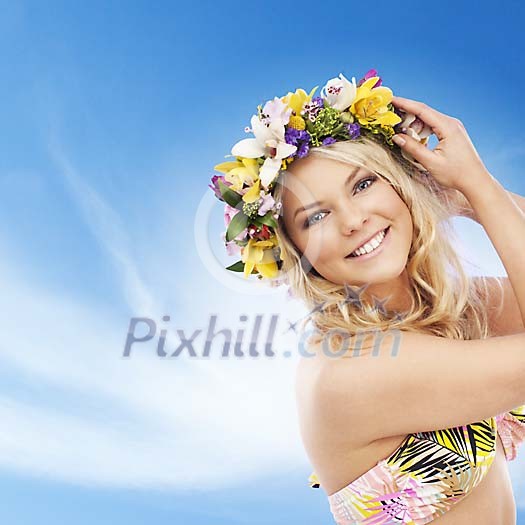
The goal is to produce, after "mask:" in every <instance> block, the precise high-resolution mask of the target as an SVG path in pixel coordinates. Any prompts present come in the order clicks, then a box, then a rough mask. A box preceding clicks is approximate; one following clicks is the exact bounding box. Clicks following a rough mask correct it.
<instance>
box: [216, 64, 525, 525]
mask: <svg viewBox="0 0 525 525" xmlns="http://www.w3.org/2000/svg"><path fill="white" fill-rule="evenodd" d="M314 91H315V89H314V90H312V92H310V94H307V93H306V92H305V91H303V90H297V91H296V92H295V93H288V95H287V96H285V97H282V98H281V99H278V98H277V97H276V98H275V99H274V100H272V101H269V102H267V103H266V105H265V106H264V107H261V106H259V108H258V115H254V116H253V117H252V120H251V124H252V128H251V129H250V128H247V129H246V131H251V132H253V133H254V135H255V138H254V139H244V140H242V141H240V142H239V143H237V144H236V145H235V146H234V147H233V149H232V156H234V157H236V158H235V160H234V161H230V162H225V163H222V164H220V165H217V166H215V169H217V170H218V171H221V172H222V173H224V174H225V175H224V176H222V177H218V176H215V177H214V178H213V179H212V182H213V184H212V186H210V187H211V189H212V190H213V191H214V192H215V195H216V196H217V197H218V198H220V199H221V200H223V201H224V202H226V209H225V223H226V226H227V231H226V233H225V241H226V245H227V248H228V252H229V253H230V254H234V253H240V255H241V260H240V261H239V262H237V263H235V264H234V265H232V266H230V267H229V268H228V269H229V270H232V271H238V272H244V275H245V277H247V276H248V275H250V274H258V277H259V278H265V279H267V280H270V282H272V284H273V283H274V282H275V280H277V283H280V282H283V281H284V282H285V283H287V284H288V285H289V286H290V288H291V291H292V293H293V294H294V295H295V296H296V297H298V298H301V299H302V300H303V301H304V302H305V304H306V305H307V307H308V308H310V309H311V315H310V316H309V318H308V320H309V321H310V322H311V323H312V326H313V329H312V330H311V331H310V332H309V338H308V339H307V345H306V348H303V346H302V345H300V351H301V353H302V355H303V357H302V358H301V359H300V361H299V365H298V368H297V381H296V393H297V406H298V413H299V421H300V426H301V433H302V438H303V442H304V446H305V449H306V452H307V454H308V457H309V458H310V460H311V463H312V465H313V467H314V469H315V472H314V473H312V475H311V477H310V479H309V481H310V486H311V487H313V488H319V487H322V488H323V489H324V490H325V491H326V494H327V496H328V500H329V504H330V509H331V511H332V514H333V516H334V519H335V521H336V522H337V523H338V524H339V525H353V524H355V525H365V524H367V525H372V524H374V525H387V524H399V523H405V524H414V525H424V524H426V523H431V522H432V523H433V522H438V523H440V524H443V525H445V524H454V525H462V524H470V523H476V524H478V525H483V524H487V525H488V524H490V525H512V524H515V522H516V508H515V502H514V496H513V492H512V486H511V483H510V478H509V472H508V468H507V461H509V460H512V459H514V458H515V457H516V455H517V449H518V446H519V444H520V443H521V442H522V441H524V440H525V327H524V325H525V273H524V272H523V271H522V267H523V264H524V262H525V243H523V242H520V241H519V240H520V239H525V214H524V213H523V212H522V211H521V209H520V207H519V206H518V205H517V203H516V202H515V201H514V200H513V197H512V196H511V195H510V194H508V193H507V192H506V191H505V190H504V189H503V188H502V186H501V185H500V184H499V183H498V181H497V180H496V179H495V178H494V177H493V176H492V175H491V174H490V173H489V171H488V170H487V168H486V167H485V165H484V164H483V162H482V160H481V159H480V157H479V155H478V154H477V152H476V150H475V148H474V146H473V144H472V142H471V140H470V139H469V136H468V134H467V132H466V130H465V128H464V126H463V125H462V123H461V122H460V121H459V120H457V119H455V118H452V117H449V116H447V115H445V114H442V113H440V112H439V111H436V110H435V109H432V108H431V107H429V106H427V105H425V104H423V103H421V102H417V101H413V100H410V99H406V98H401V97H392V92H391V91H390V90H389V89H388V88H385V87H384V86H382V85H381V79H380V77H378V76H377V75H376V72H375V70H371V71H369V72H368V73H367V74H366V75H365V77H364V78H363V79H361V80H360V81H359V83H358V84H356V82H355V78H353V79H352V82H350V81H348V80H347V79H346V78H344V77H343V75H340V76H339V78H336V79H332V80H330V81H329V82H328V83H327V84H326V86H325V87H324V88H323V90H322V97H316V98H312V96H313V92H314ZM431 133H434V134H435V135H436V136H437V138H438V140H439V143H438V145H437V146H436V147H435V148H434V149H433V150H431V149H429V148H428V147H427V146H426V142H427V139H428V136H429V135H430V134H431ZM394 143H395V144H397V146H395V145H394ZM524 208H525V206H524ZM455 213H461V214H463V215H465V216H469V217H472V218H474V219H475V220H477V221H478V222H479V223H480V224H481V225H482V226H483V228H484V229H485V231H486V232H487V234H488V236H489V238H490V239H491V241H492V243H493V245H494V247H495V249H496V250H497V252H498V254H499V256H500V258H501V260H502V262H503V264H504V266H505V269H506V271H507V274H508V278H500V279H496V278H472V277H469V276H467V275H466V273H465V271H464V270H463V268H462V264H461V260H460V257H459V255H458V254H457V253H456V250H455V247H454V245H453V242H452V241H453V240H455V237H454V231H453V229H452V227H451V224H450V221H449V219H450V217H451V216H452V215H453V214H455Z"/></svg>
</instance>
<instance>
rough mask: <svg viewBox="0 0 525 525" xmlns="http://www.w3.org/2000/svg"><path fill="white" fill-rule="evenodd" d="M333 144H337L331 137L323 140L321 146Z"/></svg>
mask: <svg viewBox="0 0 525 525" xmlns="http://www.w3.org/2000/svg"><path fill="white" fill-rule="evenodd" d="M334 142H337V141H336V140H335V139H334V138H333V137H326V138H325V139H323V142H322V144H323V146H329V145H330V144H333V143H334Z"/></svg>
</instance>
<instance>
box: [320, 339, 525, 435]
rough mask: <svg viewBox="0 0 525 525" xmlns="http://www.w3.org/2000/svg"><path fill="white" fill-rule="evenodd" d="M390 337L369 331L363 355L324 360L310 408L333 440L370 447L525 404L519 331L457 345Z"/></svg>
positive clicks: (522, 345)
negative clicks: (370, 342)
mask: <svg viewBox="0 0 525 525" xmlns="http://www.w3.org/2000/svg"><path fill="white" fill-rule="evenodd" d="M392 332H397V333H390V334H382V333H381V334H376V337H375V338H374V344H373V345H372V347H370V345H368V346H367V350H366V351H364V352H361V353H356V352H355V347H354V348H353V350H352V352H351V353H350V352H345V353H342V354H341V355H340V356H338V357H337V358H334V359H325V360H324V362H323V366H322V367H321V368H320V369H319V372H318V374H317V375H316V379H315V381H314V383H312V385H311V387H312V388H311V391H310V395H311V396H313V398H312V400H311V405H312V406H313V407H315V414H316V422H317V424H320V425H322V426H324V427H326V428H332V429H333V430H332V434H333V435H340V436H346V437H347V438H348V437H350V436H351V438H352V440H353V442H354V443H357V442H361V443H363V444H364V443H366V442H368V443H371V442H373V441H376V440H378V439H382V438H387V437H391V436H399V435H403V434H410V433H414V432H425V431H429V430H436V429H444V428H453V427H456V426H460V425H464V424H468V423H472V422H476V421H481V420H484V419H487V418H490V417H492V416H494V415H496V414H499V413H502V412H505V411H508V410H511V409H512V408H514V407H516V406H519V405H520V404H522V403H523V402H524V401H525V382H524V381H523V377H525V352H524V350H525V333H518V334H511V335H505V336H497V337H491V338H488V339H480V340H457V339H448V338H444V337H437V336H434V335H429V334H422V333H415V332H407V331H399V330H398V331H392ZM372 337H373V336H372ZM312 392H313V393H314V394H312Z"/></svg>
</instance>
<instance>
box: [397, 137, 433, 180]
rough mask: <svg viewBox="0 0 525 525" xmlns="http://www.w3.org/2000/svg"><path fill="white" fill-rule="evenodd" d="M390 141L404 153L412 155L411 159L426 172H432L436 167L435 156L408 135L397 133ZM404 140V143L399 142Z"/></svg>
mask: <svg viewBox="0 0 525 525" xmlns="http://www.w3.org/2000/svg"><path fill="white" fill-rule="evenodd" d="M392 140H393V141H394V142H395V143H396V144H397V145H398V146H399V147H400V148H401V149H402V150H403V151H404V152H406V153H409V154H410V155H412V157H413V158H414V159H415V160H416V161H417V162H419V163H420V164H421V165H422V166H423V167H424V168H425V169H426V170H427V171H432V169H433V168H435V166H436V162H437V161H438V160H439V159H437V158H436V157H437V155H436V154H435V153H434V152H433V151H432V150H430V149H428V148H427V147H426V146H424V145H423V144H421V142H419V141H417V140H416V139H413V138H412V137H410V136H409V135H405V134H403V133H399V134H397V135H394V136H393V137H392ZM403 140H404V143H401V141H403Z"/></svg>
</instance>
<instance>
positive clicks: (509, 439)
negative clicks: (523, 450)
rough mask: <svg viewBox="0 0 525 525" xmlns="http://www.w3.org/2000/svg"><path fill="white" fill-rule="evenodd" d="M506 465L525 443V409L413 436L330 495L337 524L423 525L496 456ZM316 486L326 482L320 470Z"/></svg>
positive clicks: (473, 483)
mask: <svg viewBox="0 0 525 525" xmlns="http://www.w3.org/2000/svg"><path fill="white" fill-rule="evenodd" d="M497 434H499V436H500V438H501V441H502V443H503V448H504V451H505V457H506V459H507V461H511V460H513V459H514V458H515V457H516V455H517V450H518V446H519V445H520V444H521V443H522V442H523V441H525V405H522V406H520V407H518V408H516V409H514V410H511V411H509V412H505V413H502V414H499V415H497V416H495V417H491V418H489V419H486V420H483V421H480V422H478V423H472V424H469V425H463V426H459V427H454V428H449V429H444V430H434V431H429V432H417V433H413V434H409V435H408V436H407V437H406V438H405V440H404V441H403V443H402V444H401V445H400V446H399V447H398V448H397V449H396V450H395V451H394V452H393V453H392V454H391V455H390V456H388V457H387V458H385V459H381V460H379V461H378V462H377V464H376V465H375V466H374V467H372V468H371V469H370V470H368V471H367V472H365V473H364V474H363V475H361V476H359V477H358V478H357V479H356V480H354V481H353V482H351V483H350V484H349V485H347V486H346V487H343V488H342V489H341V490H338V491H337V492H335V493H334V494H331V495H330V496H328V501H329V504H330V510H331V512H332V514H333V517H334V519H335V522H336V523H337V525H389V524H401V523H403V524H411V525H424V524H426V523H429V522H431V521H433V520H435V519H436V518H437V517H439V516H441V515H442V514H444V513H445V512H446V511H447V510H449V509H450V508H451V507H452V506H453V505H454V504H455V503H457V502H458V501H460V500H462V499H463V498H464V497H465V496H467V494H469V492H471V491H472V490H473V489H474V487H476V486H477V485H478V484H479V483H480V481H481V480H482V479H483V477H484V476H485V474H486V473H487V472H488V470H489V468H490V466H491V464H492V462H493V460H494V457H495V456H496V444H497ZM308 482H309V485H310V487H311V488H319V487H320V486H321V484H320V483H319V479H318V478H317V476H316V474H315V472H313V473H312V474H311V475H310V477H309V478H308Z"/></svg>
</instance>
